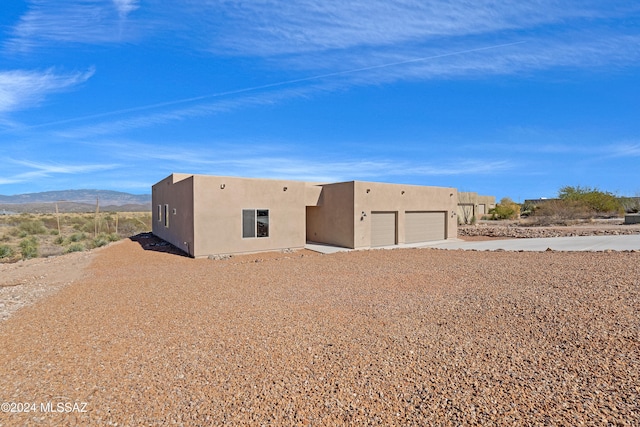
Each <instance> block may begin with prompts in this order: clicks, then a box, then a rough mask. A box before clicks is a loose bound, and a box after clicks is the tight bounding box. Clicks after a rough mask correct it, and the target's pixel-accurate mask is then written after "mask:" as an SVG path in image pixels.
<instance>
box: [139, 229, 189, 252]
mask: <svg viewBox="0 0 640 427" xmlns="http://www.w3.org/2000/svg"><path fill="white" fill-rule="evenodd" d="M129 239H130V240H131V241H133V242H136V243H138V244H139V245H140V246H141V247H142V249H144V250H145V251H155V252H165V253H170V254H173V255H180V256H183V257H189V254H188V253H186V252H185V251H183V250H182V249H179V248H177V247H176V246H174V245H172V244H171V243H169V242H167V241H165V240H162V239H161V238H159V237H158V236H156V235H154V234H153V233H140V234H136V235H135V236H131V237H129Z"/></svg>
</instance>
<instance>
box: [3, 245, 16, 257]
mask: <svg viewBox="0 0 640 427" xmlns="http://www.w3.org/2000/svg"><path fill="white" fill-rule="evenodd" d="M13 255H14V251H13V249H12V248H11V247H10V246H7V245H2V246H0V258H11V257H12V256H13Z"/></svg>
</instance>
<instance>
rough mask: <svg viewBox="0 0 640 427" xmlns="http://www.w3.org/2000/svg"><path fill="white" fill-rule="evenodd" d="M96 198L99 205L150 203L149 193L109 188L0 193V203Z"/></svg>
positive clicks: (53, 201)
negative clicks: (126, 191)
mask: <svg viewBox="0 0 640 427" xmlns="http://www.w3.org/2000/svg"><path fill="white" fill-rule="evenodd" d="M96 199H98V200H99V201H100V204H101V205H113V206H122V205H128V204H145V203H151V195H150V194H130V193H123V192H120V191H111V190H62V191H44V192H42V193H27V194H16V195H14V196H2V195H0V203H55V202H75V203H90V204H94V205H95V204H96Z"/></svg>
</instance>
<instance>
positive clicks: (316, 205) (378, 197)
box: [152, 174, 486, 257]
mask: <svg viewBox="0 0 640 427" xmlns="http://www.w3.org/2000/svg"><path fill="white" fill-rule="evenodd" d="M152 200H153V233H154V234H155V235H157V236H158V237H160V238H162V239H164V240H166V241H168V242H169V243H172V244H173V245H175V246H177V247H178V248H180V249H182V250H184V251H185V252H187V253H188V254H189V255H191V256H193V257H202V256H207V255H218V254H235V253H251V252H260V251H271V250H281V249H289V248H290V249H298V248H303V247H304V246H305V244H306V242H307V241H309V242H316V243H324V244H329V245H336V246H342V247H346V248H354V249H356V248H371V247H381V246H393V245H397V244H401V243H417V242H428V241H436V240H445V239H448V238H455V237H456V236H457V213H456V210H457V204H458V193H457V190H456V189H455V188H447V187H427V186H417V185H404V184H384V183H375V182H363V181H348V182H339V183H328V184H318V183H309V182H302V181H287V180H273V179H253V178H236V177H221V176H208V175H191V174H172V175H170V176H168V177H167V178H165V179H163V180H161V181H160V182H158V183H156V184H155V185H153V187H152ZM483 200H484V199H483ZM483 204H484V202H483ZM485 209H486V208H485Z"/></svg>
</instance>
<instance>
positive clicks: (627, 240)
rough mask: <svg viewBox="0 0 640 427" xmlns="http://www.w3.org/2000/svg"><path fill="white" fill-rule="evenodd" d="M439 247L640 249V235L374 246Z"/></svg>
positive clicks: (321, 248)
mask: <svg viewBox="0 0 640 427" xmlns="http://www.w3.org/2000/svg"><path fill="white" fill-rule="evenodd" d="M416 247H417V248H440V249H466V250H477V251H496V250H505V251H534V252H535V251H546V250H547V249H552V250H554V251H606V250H613V251H630V250H640V234H632V235H625V236H575V237H546V238H537V239H504V240H486V241H481V242H465V241H464V240H459V239H451V240H440V241H437V242H431V243H415V244H401V245H395V246H386V247H383V248H377V249H396V248H416ZM306 248H307V249H310V250H313V251H316V252H321V253H325V254H330V253H335V252H343V251H350V250H352V249H347V248H341V247H337V246H331V245H324V244H315V243H308V244H307V246H306Z"/></svg>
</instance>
